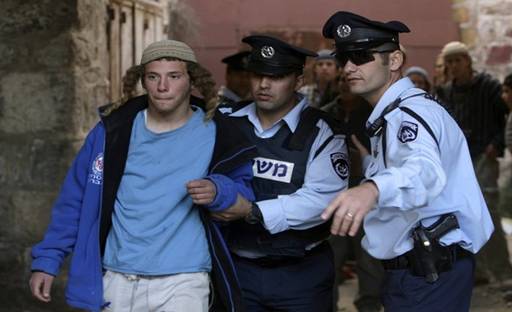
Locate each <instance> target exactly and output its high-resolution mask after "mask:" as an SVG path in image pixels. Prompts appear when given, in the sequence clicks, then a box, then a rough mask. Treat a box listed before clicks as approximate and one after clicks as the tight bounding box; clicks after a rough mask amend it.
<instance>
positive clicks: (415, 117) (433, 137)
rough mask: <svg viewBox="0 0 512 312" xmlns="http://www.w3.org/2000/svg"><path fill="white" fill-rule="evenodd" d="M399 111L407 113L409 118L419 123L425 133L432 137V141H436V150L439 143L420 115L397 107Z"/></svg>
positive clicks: (407, 108) (405, 108) (406, 108)
mask: <svg viewBox="0 0 512 312" xmlns="http://www.w3.org/2000/svg"><path fill="white" fill-rule="evenodd" d="M399 108H400V110H401V111H403V112H405V113H407V114H408V115H410V116H411V117H413V118H414V119H416V120H417V121H419V123H420V124H421V125H422V126H423V127H424V128H425V129H426V130H427V132H428V133H429V134H430V136H431V137H432V139H434V141H436V145H437V148H439V141H438V140H437V138H436V136H435V134H434V131H432V128H430V126H429V125H428V124H427V122H426V121H425V119H423V118H421V116H420V115H418V114H416V113H415V112H414V111H413V110H412V109H410V108H409V107H403V106H400V107H399Z"/></svg>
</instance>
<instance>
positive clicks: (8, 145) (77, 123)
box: [0, 0, 108, 311]
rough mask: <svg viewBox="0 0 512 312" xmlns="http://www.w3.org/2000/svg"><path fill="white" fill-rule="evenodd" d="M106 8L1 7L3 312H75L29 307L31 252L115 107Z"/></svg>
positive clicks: (44, 3)
mask: <svg viewBox="0 0 512 312" xmlns="http://www.w3.org/2000/svg"><path fill="white" fill-rule="evenodd" d="M105 2H106V1H105V0H101V1H98V0H66V1H51V0H25V1H19V0H2V1H1V4H0V146H1V148H0V220H2V226H0V255H1V257H0V289H2V291H1V292H0V302H1V303H0V311H67V310H68V309H66V308H64V304H63V302H64V300H63V294H64V292H63V289H62V285H63V278H62V277H59V278H58V279H57V281H56V285H55V286H56V287H54V289H53V293H52V294H53V296H52V297H53V298H52V299H53V300H52V303H51V304H50V305H44V304H41V303H35V300H33V299H31V298H30V294H29V290H28V278H29V276H30V272H29V266H30V248H31V246H32V245H33V244H34V243H36V242H37V241H39V240H40V239H41V238H42V235H43V233H44V231H45V229H46V226H47V224H48V222H49V218H50V211H51V207H52V204H53V201H54V200H55V197H56V195H57V192H58V189H59V185H60V184H61V183H62V180H63V177H64V175H65V172H66V170H67V168H68V167H69V165H70V163H71V161H72V159H73V157H74V155H75V153H76V151H77V149H78V148H79V146H80V145H81V142H82V140H83V138H84V134H85V133H86V131H87V130H88V129H89V128H90V127H91V126H92V125H93V124H94V122H95V121H96V120H97V116H96V112H95V111H96V107H97V106H98V105H101V104H104V103H106V101H107V93H106V92H107V85H108V83H107V80H106V77H107V68H108V67H107V63H106V55H107V51H106V38H105V37H106V33H105V29H106V27H105V22H106V16H105V15H106V14H105V5H106V3H105Z"/></svg>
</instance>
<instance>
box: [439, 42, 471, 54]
mask: <svg viewBox="0 0 512 312" xmlns="http://www.w3.org/2000/svg"><path fill="white" fill-rule="evenodd" d="M441 54H442V55H443V57H445V56H448V55H453V54H469V50H468V47H467V46H466V45H465V44H464V43H462V42H460V41H452V42H448V43H447V44H446V45H445V46H444V47H443V50H442V51H441Z"/></svg>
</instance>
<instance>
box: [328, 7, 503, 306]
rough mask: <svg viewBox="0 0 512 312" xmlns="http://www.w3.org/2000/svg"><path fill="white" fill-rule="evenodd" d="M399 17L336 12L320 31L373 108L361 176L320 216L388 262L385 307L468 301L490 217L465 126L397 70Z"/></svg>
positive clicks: (351, 82)
mask: <svg viewBox="0 0 512 312" xmlns="http://www.w3.org/2000/svg"><path fill="white" fill-rule="evenodd" d="M403 32H409V29H408V28H407V26H406V25H404V24H403V23H401V22H398V21H391V22H387V23H384V22H377V21H372V20H369V19H367V18H365V17H362V16H359V15H356V14H353V13H350V12H337V13H336V14H334V15H333V16H331V18H329V20H328V21H327V22H326V24H325V26H324V28H323V35H324V36H325V37H327V38H331V39H334V41H335V43H336V57H337V59H338V61H339V63H340V65H341V66H342V68H343V70H344V72H345V75H346V77H347V81H348V84H349V86H350V90H351V91H352V93H355V94H359V95H361V96H362V97H364V98H365V99H366V100H367V101H368V102H369V103H370V104H371V105H372V106H373V111H372V113H371V115H370V117H369V119H368V121H367V130H368V134H369V135H370V140H371V153H370V154H369V155H367V156H366V157H365V159H364V163H365V164H366V166H365V167H366V170H365V176H366V180H365V181H364V182H363V183H362V184H360V185H359V186H357V187H353V188H350V189H348V190H345V191H342V192H340V194H339V195H338V196H337V197H336V199H335V200H334V201H332V202H331V203H330V205H329V206H328V207H327V208H326V209H325V211H324V213H323V215H322V217H324V218H325V219H328V218H330V217H333V223H332V226H331V233H333V234H338V235H347V234H348V235H351V236H353V235H355V234H356V232H357V229H358V228H359V227H360V225H361V224H362V223H363V220H364V230H365V233H366V235H365V237H364V238H363V241H362V245H363V248H365V249H366V250H367V251H368V252H369V253H370V254H371V255H372V256H374V257H376V258H378V259H381V260H382V262H383V265H384V267H385V269H386V273H387V279H386V282H385V285H384V289H383V291H384V295H383V304H384V307H385V309H386V311H429V312H430V311H468V310H469V305H470V299H471V292H472V287H473V269H474V265H475V262H474V257H473V254H475V253H476V252H477V251H478V250H479V249H480V248H481V247H482V246H483V245H484V244H485V243H486V241H487V240H488V239H489V236H490V235H491V233H492V231H493V225H492V222H491V219H490V216H489V212H488V210H487V207H486V204H485V201H484V199H483V196H482V193H481V191H480V188H479V186H478V183H477V180H476V178H475V175H474V171H473V169H472V162H471V158H470V155H469V151H468V145H467V143H466V140H465V138H464V134H463V133H462V131H461V130H460V128H459V127H458V126H457V124H456V122H455V121H454V120H453V119H452V117H451V116H450V115H449V114H448V113H447V112H446V111H445V109H444V108H443V107H441V106H440V105H439V104H438V103H436V102H435V101H434V100H433V99H432V97H430V96H429V95H428V94H426V93H425V92H424V91H422V90H420V89H417V88H415V87H414V85H413V83H412V82H411V80H409V78H402V66H403V63H404V55H403V53H402V52H401V51H400V48H399V40H398V39H399V33H403Z"/></svg>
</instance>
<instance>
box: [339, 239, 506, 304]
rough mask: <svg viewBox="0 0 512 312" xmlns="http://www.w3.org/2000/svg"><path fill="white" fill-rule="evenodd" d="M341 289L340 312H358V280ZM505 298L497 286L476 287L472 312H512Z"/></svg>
mask: <svg viewBox="0 0 512 312" xmlns="http://www.w3.org/2000/svg"><path fill="white" fill-rule="evenodd" d="M507 239H508V246H509V250H510V251H511V253H510V254H511V258H512V235H508V236H507ZM511 261H512V259H511ZM339 289H340V300H339V302H338V311H339V312H341V311H343V312H357V310H356V308H355V307H354V305H353V304H352V300H353V298H354V296H355V293H356V290H357V278H355V279H351V280H348V281H345V283H343V285H341V286H340V288H339ZM504 296H505V293H504V291H503V290H502V289H500V287H499V286H497V285H492V286H478V287H475V289H474V290H473V299H472V301H471V312H511V311H512V294H510V293H509V296H510V297H511V298H510V299H511V300H509V304H508V305H507V302H506V301H505V300H504Z"/></svg>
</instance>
